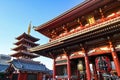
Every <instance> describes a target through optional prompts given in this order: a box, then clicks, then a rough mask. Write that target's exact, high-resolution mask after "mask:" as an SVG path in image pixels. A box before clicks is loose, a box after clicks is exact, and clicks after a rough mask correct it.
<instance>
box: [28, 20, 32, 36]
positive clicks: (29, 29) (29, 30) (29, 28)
mask: <svg viewBox="0 0 120 80" xmlns="http://www.w3.org/2000/svg"><path fill="white" fill-rule="evenodd" d="M31 23H32V21H30V23H29V26H28V35H30V32H31Z"/></svg>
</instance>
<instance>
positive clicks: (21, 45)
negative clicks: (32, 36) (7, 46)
mask: <svg viewBox="0 0 120 80" xmlns="http://www.w3.org/2000/svg"><path fill="white" fill-rule="evenodd" d="M28 47H29V46H27V45H25V44H20V45H19V46H17V47H15V48H13V49H12V50H15V51H19V50H21V49H22V48H24V49H25V48H28Z"/></svg>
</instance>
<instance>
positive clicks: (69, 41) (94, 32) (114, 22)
mask: <svg viewBox="0 0 120 80" xmlns="http://www.w3.org/2000/svg"><path fill="white" fill-rule="evenodd" d="M119 31H120V16H117V17H114V18H112V19H109V20H106V21H103V22H101V23H99V24H96V25H93V26H91V27H88V28H84V29H82V30H81V31H78V32H75V33H72V34H70V35H67V36H64V37H61V38H58V39H56V40H53V41H51V42H49V43H47V44H44V45H41V46H36V47H33V48H30V49H29V50H30V52H34V53H36V54H39V55H42V56H46V57H50V58H51V54H50V53H49V52H51V51H54V50H55V49H63V48H64V47H66V46H67V45H73V44H78V42H79V43H83V42H85V41H87V40H92V39H95V38H98V37H100V36H104V37H105V35H110V34H115V33H116V32H117V34H118V32H119Z"/></svg>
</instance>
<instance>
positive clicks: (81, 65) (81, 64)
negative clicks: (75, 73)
mask: <svg viewBox="0 0 120 80" xmlns="http://www.w3.org/2000/svg"><path fill="white" fill-rule="evenodd" d="M77 68H78V70H79V71H83V63H82V61H79V62H78V65H77Z"/></svg>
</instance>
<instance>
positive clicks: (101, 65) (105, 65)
mask: <svg viewBox="0 0 120 80" xmlns="http://www.w3.org/2000/svg"><path fill="white" fill-rule="evenodd" d="M95 62H96V69H97V71H100V72H110V71H111V69H112V68H111V63H110V59H109V58H108V57H107V56H100V57H97V58H96V59H95Z"/></svg>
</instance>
